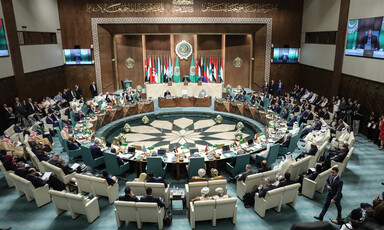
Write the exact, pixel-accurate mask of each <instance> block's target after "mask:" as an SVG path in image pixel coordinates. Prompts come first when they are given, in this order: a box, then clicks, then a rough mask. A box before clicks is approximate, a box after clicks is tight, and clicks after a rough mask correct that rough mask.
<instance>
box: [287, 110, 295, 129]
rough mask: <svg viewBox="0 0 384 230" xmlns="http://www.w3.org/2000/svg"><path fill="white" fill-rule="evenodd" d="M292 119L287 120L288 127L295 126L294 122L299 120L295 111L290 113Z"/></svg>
mask: <svg viewBox="0 0 384 230" xmlns="http://www.w3.org/2000/svg"><path fill="white" fill-rule="evenodd" d="M289 118H290V120H289V121H288V122H287V126H288V127H293V124H294V123H295V122H296V121H297V116H295V115H294V114H293V113H291V114H290V115H289Z"/></svg>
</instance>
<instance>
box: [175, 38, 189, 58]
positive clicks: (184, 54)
mask: <svg viewBox="0 0 384 230" xmlns="http://www.w3.org/2000/svg"><path fill="white" fill-rule="evenodd" d="M192 51H193V50H192V45H191V44H189V43H188V42H186V41H185V40H182V41H181V42H179V43H178V44H177V45H176V48H175V52H176V54H177V56H178V57H179V58H180V59H181V60H183V59H185V60H187V59H188V58H189V56H191V54H192Z"/></svg>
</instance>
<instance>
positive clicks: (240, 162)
mask: <svg viewBox="0 0 384 230" xmlns="http://www.w3.org/2000/svg"><path fill="white" fill-rule="evenodd" d="M249 160H250V156H249V154H243V155H238V156H237V157H236V164H235V167H233V166H232V165H230V164H229V162H227V165H226V166H225V168H226V169H227V170H228V172H229V173H231V175H232V176H235V175H237V174H239V173H241V172H244V171H245V166H246V165H247V164H249Z"/></svg>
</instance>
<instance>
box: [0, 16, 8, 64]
mask: <svg viewBox="0 0 384 230" xmlns="http://www.w3.org/2000/svg"><path fill="white" fill-rule="evenodd" d="M5 56H9V53H8V45H7V38H6V37H5V29H4V21H3V19H2V18H0V57H5Z"/></svg>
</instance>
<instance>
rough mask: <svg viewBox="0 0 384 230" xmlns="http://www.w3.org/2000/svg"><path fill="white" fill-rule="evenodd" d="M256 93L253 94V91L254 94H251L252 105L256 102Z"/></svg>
mask: <svg viewBox="0 0 384 230" xmlns="http://www.w3.org/2000/svg"><path fill="white" fill-rule="evenodd" d="M256 99H257V98H256V95H255V94H253V92H252V94H251V98H250V99H249V101H250V102H251V104H252V105H254V104H255V102H256Z"/></svg>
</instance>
